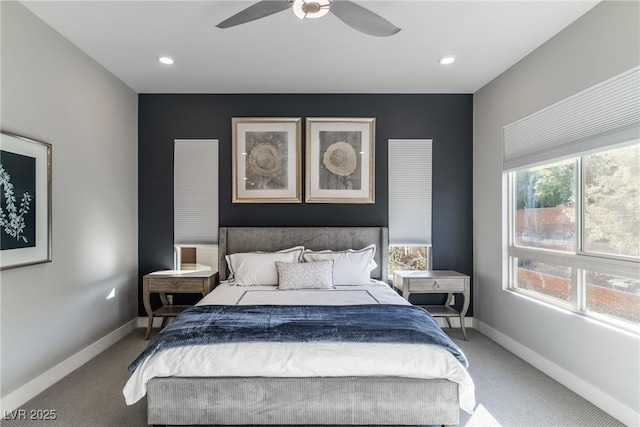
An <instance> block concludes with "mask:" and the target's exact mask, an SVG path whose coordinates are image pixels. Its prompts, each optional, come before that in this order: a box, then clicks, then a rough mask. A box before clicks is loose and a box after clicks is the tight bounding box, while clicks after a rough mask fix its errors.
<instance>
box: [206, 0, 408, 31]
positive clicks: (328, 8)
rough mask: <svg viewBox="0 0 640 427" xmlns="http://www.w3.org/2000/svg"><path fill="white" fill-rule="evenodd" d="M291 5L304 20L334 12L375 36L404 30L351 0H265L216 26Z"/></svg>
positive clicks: (242, 21)
mask: <svg viewBox="0 0 640 427" xmlns="http://www.w3.org/2000/svg"><path fill="white" fill-rule="evenodd" d="M289 7H291V9H292V11H293V13H294V14H295V15H296V16H297V17H298V18H300V19H308V18H321V17H323V16H325V15H326V14H328V13H329V12H331V13H333V14H334V15H335V16H336V17H337V18H338V19H340V20H341V21H342V22H344V23H345V24H347V25H348V26H350V27H352V28H354V29H356V30H358V31H360V32H361V33H364V34H368V35H371V36H376V37H389V36H392V35H394V34H396V33H397V32H398V31H400V28H398V27H396V26H395V25H393V24H392V23H391V22H389V21H387V20H386V19H384V18H383V17H381V16H380V15H378V14H376V13H374V12H372V11H370V10H369V9H367V8H365V7H362V6H360V5H358V4H356V3H354V2H352V1H349V0H336V1H334V0H262V1H259V2H257V3H255V4H253V5H251V6H249V7H248V8H246V9H244V10H241V11H240V12H238V13H236V14H235V15H233V16H232V17H230V18H228V19H225V20H224V21H222V22H221V23H219V24H218V25H216V27H218V28H230V27H235V26H236V25H240V24H245V23H247V22H251V21H255V20H256V19H260V18H264V17H266V16H269V15H273V14H274V13H278V12H281V11H283V10H285V9H288V8H289Z"/></svg>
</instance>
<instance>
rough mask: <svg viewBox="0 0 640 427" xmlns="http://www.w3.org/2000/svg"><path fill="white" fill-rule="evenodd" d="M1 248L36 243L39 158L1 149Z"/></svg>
mask: <svg viewBox="0 0 640 427" xmlns="http://www.w3.org/2000/svg"><path fill="white" fill-rule="evenodd" d="M0 190H1V192H2V193H1V195H0V250H2V251H5V250H11V249H20V248H29V247H35V246H36V213H35V202H36V159H35V158H34V157H29V156H24V155H21V154H16V153H12V152H9V151H0Z"/></svg>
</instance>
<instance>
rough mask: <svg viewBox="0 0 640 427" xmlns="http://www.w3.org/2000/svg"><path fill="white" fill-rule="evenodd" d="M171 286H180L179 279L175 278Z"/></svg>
mask: <svg viewBox="0 0 640 427" xmlns="http://www.w3.org/2000/svg"><path fill="white" fill-rule="evenodd" d="M171 286H173V288H174V289H178V288H179V287H180V282H179V281H177V280H174V281H173V282H172V283H171Z"/></svg>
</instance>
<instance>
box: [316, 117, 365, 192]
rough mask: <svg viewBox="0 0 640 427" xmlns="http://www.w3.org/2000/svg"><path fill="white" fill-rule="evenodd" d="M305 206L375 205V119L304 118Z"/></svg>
mask: <svg viewBox="0 0 640 427" xmlns="http://www.w3.org/2000/svg"><path fill="white" fill-rule="evenodd" d="M306 127H307V132H306V133H307V141H306V181H307V183H306V201H307V203H374V202H375V197H374V194H375V186H374V176H375V119H374V118H307V120H306Z"/></svg>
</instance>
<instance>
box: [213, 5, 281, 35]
mask: <svg viewBox="0 0 640 427" xmlns="http://www.w3.org/2000/svg"><path fill="white" fill-rule="evenodd" d="M289 7H290V4H289V2H288V1H287V0H262V1H259V2H258V3H256V4H254V5H252V6H249V7H248V8H246V9H244V10H241V11H240V12H238V13H236V14H235V15H233V16H232V17H230V18H227V19H225V20H224V21H222V22H221V23H219V24H218V25H216V27H218V28H229V27H235V26H236V25H240V24H245V23H247V22H251V21H255V20H256V19H260V18H264V17H265V16H269V15H273V14H274V13H278V12H282V11H283V10H285V9H288V8H289Z"/></svg>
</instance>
